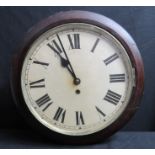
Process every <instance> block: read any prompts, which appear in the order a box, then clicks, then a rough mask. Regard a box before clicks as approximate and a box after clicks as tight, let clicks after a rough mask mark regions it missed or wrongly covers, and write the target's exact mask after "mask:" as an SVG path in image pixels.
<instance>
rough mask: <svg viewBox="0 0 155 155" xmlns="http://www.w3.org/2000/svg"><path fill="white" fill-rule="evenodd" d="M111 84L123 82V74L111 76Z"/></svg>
mask: <svg viewBox="0 0 155 155" xmlns="http://www.w3.org/2000/svg"><path fill="white" fill-rule="evenodd" d="M113 82H125V74H111V75H110V83H113Z"/></svg>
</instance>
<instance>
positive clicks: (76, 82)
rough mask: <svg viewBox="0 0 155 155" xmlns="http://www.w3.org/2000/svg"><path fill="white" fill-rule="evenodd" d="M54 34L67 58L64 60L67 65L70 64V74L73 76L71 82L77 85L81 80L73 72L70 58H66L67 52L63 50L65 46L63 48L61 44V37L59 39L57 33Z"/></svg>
mask: <svg viewBox="0 0 155 155" xmlns="http://www.w3.org/2000/svg"><path fill="white" fill-rule="evenodd" d="M56 36H57V39H58V40H59V43H60V45H61V48H62V50H63V52H64V54H65V57H66V59H67V60H66V61H67V62H68V65H69V66H70V69H71V70H70V71H71V72H72V76H73V78H74V81H73V83H74V84H75V85H79V84H80V82H81V81H80V79H79V78H77V76H76V74H75V72H74V69H73V67H72V65H71V63H70V60H69V58H68V55H67V53H66V51H65V48H64V46H63V44H62V42H61V39H60V37H59V35H58V34H57V35H56Z"/></svg>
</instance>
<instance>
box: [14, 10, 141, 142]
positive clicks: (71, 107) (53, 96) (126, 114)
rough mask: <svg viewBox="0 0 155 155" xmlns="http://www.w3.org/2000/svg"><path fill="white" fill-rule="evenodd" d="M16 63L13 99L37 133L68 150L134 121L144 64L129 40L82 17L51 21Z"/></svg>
mask: <svg viewBox="0 0 155 155" xmlns="http://www.w3.org/2000/svg"><path fill="white" fill-rule="evenodd" d="M19 51H20V52H19V53H18V55H16V57H15V58H14V61H13V66H12V74H11V77H12V78H11V85H12V92H13V96H14V99H15V101H16V104H17V106H18V107H19V109H20V111H21V112H22V114H23V115H24V116H25V118H26V120H27V121H28V122H29V123H30V124H31V125H32V126H33V127H34V128H36V129H38V130H39V131H40V132H41V133H42V134H45V135H47V136H48V137H51V138H52V139H53V140H55V141H61V139H65V142H66V143H72V144H73V143H74V144H75V143H80V144H82V143H92V142H96V141H100V140H102V139H104V138H107V137H108V136H110V135H112V134H113V133H114V132H116V131H117V130H118V129H120V128H121V127H122V126H123V125H124V124H125V123H126V122H127V121H128V120H129V119H130V118H131V116H132V115H133V114H134V112H135V110H136V109H137V107H138V101H139V99H140V97H141V95H142V92H143V81H144V73H143V63H142V59H141V56H140V54H139V51H138V48H137V46H136V44H135V42H134V41H133V39H132V38H131V36H130V35H129V34H128V33H127V32H126V31H125V30H124V29H123V28H122V27H121V26H119V25H118V24H116V23H115V22H114V21H112V20H110V19H109V18H107V17H104V16H102V15H98V14H95V13H91V12H87V11H68V12H62V13H58V14H56V15H54V16H51V17H49V18H47V19H45V20H43V21H42V22H40V23H39V24H38V25H36V26H34V27H33V28H32V29H31V30H30V31H29V32H28V33H27V35H26V37H25V40H24V42H23V44H22V45H21V47H20V50H19Z"/></svg>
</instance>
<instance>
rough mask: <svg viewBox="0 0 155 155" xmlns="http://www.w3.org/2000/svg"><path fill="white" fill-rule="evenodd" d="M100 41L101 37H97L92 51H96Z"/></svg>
mask: <svg viewBox="0 0 155 155" xmlns="http://www.w3.org/2000/svg"><path fill="white" fill-rule="evenodd" d="M99 41H100V39H99V38H97V39H96V41H95V43H94V46H93V47H92V49H91V52H94V51H95V49H96V46H97V45H98V43H99Z"/></svg>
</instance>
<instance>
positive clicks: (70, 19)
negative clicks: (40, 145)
mask: <svg viewBox="0 0 155 155" xmlns="http://www.w3.org/2000/svg"><path fill="white" fill-rule="evenodd" d="M67 23H86V24H93V25H95V26H98V27H100V28H102V29H105V30H106V31H108V32H109V33H110V34H112V35H113V36H114V37H115V38H116V39H117V40H119V42H120V43H121V44H122V45H123V47H124V48H125V49H126V51H127V53H128V56H129V57H130V60H131V63H132V66H133V68H134V70H135V75H136V76H135V83H136V84H135V87H134V89H133V92H132V97H131V99H130V102H129V104H128V105H127V107H126V108H125V110H124V111H123V113H122V114H121V115H120V116H119V118H118V119H117V120H116V121H114V122H113V123H112V124H111V125H110V126H108V127H106V128H105V129H103V130H101V131H99V132H96V133H93V134H89V135H85V136H68V135H63V134H60V133H56V132H54V131H51V130H50V129H48V128H47V127H45V126H43V125H42V124H41V123H40V122H39V121H38V120H36V118H35V117H34V116H33V115H32V114H31V113H30V111H29V109H28V107H27V106H26V103H25V101H24V98H23V94H22V89H21V70H22V66H23V61H24V59H25V56H26V54H27V51H28V49H29V48H30V47H31V45H32V43H33V42H34V41H35V40H36V39H37V38H38V37H39V36H40V35H41V34H43V33H44V32H46V31H47V30H49V29H52V28H54V27H56V26H59V25H62V24H67ZM143 88H144V68H143V61H142V58H141V55H140V52H139V50H138V48H137V46H136V43H135V42H134V40H133V39H132V37H131V36H130V35H129V34H128V33H127V32H126V31H125V30H124V29H123V28H122V27H121V26H120V25H118V24H117V23H116V22H114V21H113V20H111V19H109V18H107V17H105V16H103V15H99V14H96V13H92V12H88V11H67V12H60V13H57V14H55V15H53V16H50V17H48V18H47V19H45V20H43V21H41V22H40V23H38V24H37V25H35V26H34V27H32V28H31V29H30V30H29V31H28V32H27V34H26V36H25V39H24V41H23V42H22V44H21V46H20V47H19V49H18V51H17V54H16V55H15V56H14V57H13V63H12V66H11V90H12V94H13V98H14V101H15V103H16V105H17V107H18V109H19V111H20V113H21V114H22V115H23V117H24V118H25V120H26V121H27V122H28V124H30V125H31V126H32V127H33V128H35V129H36V130H37V131H40V133H42V134H44V135H45V136H47V137H49V138H50V139H52V140H53V141H55V142H58V143H64V144H66V143H68V144H91V143H95V142H100V141H103V140H104V139H106V138H108V137H109V136H111V135H112V134H113V133H115V132H116V131H118V130H119V129H120V128H121V127H123V126H124V125H125V124H126V123H127V122H128V121H129V120H130V119H131V117H132V116H133V114H134V113H135V111H136V109H137V108H138V107H139V101H140V98H141V96H142V94H143Z"/></svg>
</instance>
